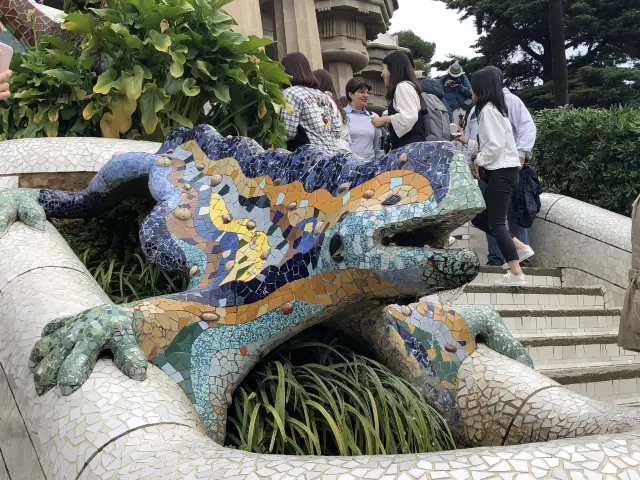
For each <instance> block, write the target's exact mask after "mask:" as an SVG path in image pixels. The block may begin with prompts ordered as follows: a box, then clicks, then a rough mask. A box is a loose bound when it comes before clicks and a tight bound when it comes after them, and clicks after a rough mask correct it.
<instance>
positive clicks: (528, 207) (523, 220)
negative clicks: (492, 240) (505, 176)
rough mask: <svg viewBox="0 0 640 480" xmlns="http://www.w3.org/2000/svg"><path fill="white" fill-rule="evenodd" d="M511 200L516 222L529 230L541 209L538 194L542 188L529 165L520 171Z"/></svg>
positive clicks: (536, 175)
mask: <svg viewBox="0 0 640 480" xmlns="http://www.w3.org/2000/svg"><path fill="white" fill-rule="evenodd" d="M514 193H515V196H514V199H513V203H512V206H513V209H514V210H515V214H516V222H517V224H518V225H520V226H521V227H523V228H531V225H533V221H534V220H535V219H536V216H537V215H538V212H540V209H541V208H542V206H541V204H540V194H541V193H542V188H541V187H540V181H539V180H538V172H536V170H535V169H534V168H533V167H531V166H530V165H528V164H527V165H525V166H524V167H522V169H521V170H520V178H519V181H518V186H517V187H516V190H515V192H514Z"/></svg>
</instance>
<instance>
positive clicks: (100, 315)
mask: <svg viewBox="0 0 640 480" xmlns="http://www.w3.org/2000/svg"><path fill="white" fill-rule="evenodd" d="M42 333H43V337H42V338H41V339H40V340H39V341H38V343H36V345H35V346H34V347H33V350H32V351H31V356H30V358H29V368H30V369H31V371H32V372H33V374H34V381H35V386H36V392H37V393H38V394H43V393H45V392H46V391H47V390H49V389H51V388H53V387H54V386H56V385H58V386H59V387H60V390H61V391H62V394H63V395H69V394H71V393H73V392H75V391H76V390H77V389H78V388H80V387H81V386H82V384H83V383H84V382H86V381H87V379H88V378H89V375H91V372H92V370H93V367H94V366H95V364H96V361H97V360H98V355H99V354H100V352H101V351H103V350H111V352H113V355H114V362H115V364H116V366H117V367H118V368H119V369H120V370H122V372H123V373H124V374H125V375H127V376H129V377H131V378H133V379H134V380H144V379H145V378H146V371H147V357H146V356H145V354H144V353H143V352H142V350H140V347H139V346H138V339H137V334H136V330H135V327H134V321H133V315H132V314H131V312H130V310H128V309H126V308H124V307H120V306H117V305H101V306H99V307H95V308H91V309H89V310H86V311H84V312H82V313H79V314H78V315H74V316H70V317H65V318H62V319H59V320H54V321H53V322H51V323H49V324H48V325H47V326H46V327H45V328H44V330H43V332H42Z"/></svg>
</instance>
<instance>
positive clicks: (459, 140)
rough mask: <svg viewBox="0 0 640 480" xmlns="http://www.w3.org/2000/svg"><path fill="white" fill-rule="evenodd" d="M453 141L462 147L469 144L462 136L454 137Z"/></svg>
mask: <svg viewBox="0 0 640 480" xmlns="http://www.w3.org/2000/svg"><path fill="white" fill-rule="evenodd" d="M454 140H456V141H458V142H460V143H462V144H463V145H467V144H468V143H469V139H468V138H467V137H465V136H464V135H458V136H456V137H454Z"/></svg>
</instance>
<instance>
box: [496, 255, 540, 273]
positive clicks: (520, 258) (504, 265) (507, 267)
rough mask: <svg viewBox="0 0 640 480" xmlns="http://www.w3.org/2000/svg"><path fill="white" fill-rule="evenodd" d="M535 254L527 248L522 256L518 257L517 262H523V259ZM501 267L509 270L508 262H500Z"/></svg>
mask: <svg viewBox="0 0 640 480" xmlns="http://www.w3.org/2000/svg"><path fill="white" fill-rule="evenodd" d="M535 254H536V252H534V251H533V250H527V253H525V254H524V255H523V256H521V257H518V261H519V262H524V261H525V260H527V259H529V258H531V257H533V256H534V255H535ZM502 268H503V269H504V270H509V264H508V263H503V264H502Z"/></svg>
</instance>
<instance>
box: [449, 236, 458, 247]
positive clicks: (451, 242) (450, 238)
mask: <svg viewBox="0 0 640 480" xmlns="http://www.w3.org/2000/svg"><path fill="white" fill-rule="evenodd" d="M456 241H457V238H456V237H449V246H450V247H452V246H453V244H454V243H456Z"/></svg>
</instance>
